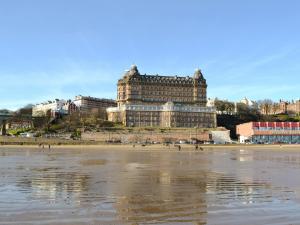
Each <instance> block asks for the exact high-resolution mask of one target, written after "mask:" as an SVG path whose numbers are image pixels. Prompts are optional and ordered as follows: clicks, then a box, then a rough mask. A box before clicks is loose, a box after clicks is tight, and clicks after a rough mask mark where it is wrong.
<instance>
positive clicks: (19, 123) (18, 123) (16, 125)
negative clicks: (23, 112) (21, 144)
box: [5, 119, 33, 130]
mask: <svg viewBox="0 0 300 225" xmlns="http://www.w3.org/2000/svg"><path fill="white" fill-rule="evenodd" d="M5 126H6V127H5V128H6V130H16V129H28V128H32V127H33V123H32V120H26V119H10V120H9V121H8V122H7V123H6V125H5Z"/></svg>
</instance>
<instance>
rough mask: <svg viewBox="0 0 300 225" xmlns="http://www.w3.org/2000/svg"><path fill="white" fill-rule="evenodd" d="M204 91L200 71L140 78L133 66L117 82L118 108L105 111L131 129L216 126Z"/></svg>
mask: <svg viewBox="0 0 300 225" xmlns="http://www.w3.org/2000/svg"><path fill="white" fill-rule="evenodd" d="M206 89H207V84H206V80H205V78H204V77H203V74H202V73H201V71H200V70H196V71H195V74H194V76H186V77H181V76H160V75H146V74H145V75H141V74H140V73H139V71H138V69H137V67H136V66H135V65H133V66H132V67H131V68H130V70H129V71H127V72H126V73H125V74H124V76H123V77H122V78H121V79H120V80H119V81H118V93H117V103H118V106H117V107H111V108H108V109H107V113H108V119H109V120H111V121H114V122H122V123H123V124H124V125H126V126H133V127H136V126H138V127H147V126H150V127H216V113H215V109H214V107H207V106H206V103H207V96H206Z"/></svg>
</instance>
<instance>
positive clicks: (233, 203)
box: [0, 147, 300, 225]
mask: <svg viewBox="0 0 300 225" xmlns="http://www.w3.org/2000/svg"><path fill="white" fill-rule="evenodd" d="M299 150H300V149H299ZM299 171H300V151H299V152H298V151H291V150H284V149H283V150H280V151H278V150H274V151H273V150H270V149H269V150H264V149H251V150H249V149H223V150H222V149H215V150H213V149H212V150H207V151H204V152H184V151H182V152H171V151H167V152H163V151H151V150H150V151H139V150H138V149H135V150H134V151H133V150H122V151H116V150H106V149H105V148H104V147H99V149H96V148H95V149H71V148H66V149H62V148H60V149H55V150H51V151H44V152H41V151H38V150H36V149H34V148H32V149H30V148H26V149H22V148H21V147H20V148H17V147H16V148H5V147H1V148H0V176H1V180H0V224H3V225H4V224H5V225H7V224H15V225H20V224H49V225H50V224H51V225H52V224H68V225H71V224H72V225H73V224H75V225H76V224H89V225H90V224H101V225H102V224H299V221H300V216H299V213H298V212H299V210H300V202H299V199H300V180H299V179H297V178H298V176H299Z"/></svg>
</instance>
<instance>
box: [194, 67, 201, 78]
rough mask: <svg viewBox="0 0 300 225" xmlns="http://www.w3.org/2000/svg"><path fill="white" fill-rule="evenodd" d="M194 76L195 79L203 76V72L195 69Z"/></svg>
mask: <svg viewBox="0 0 300 225" xmlns="http://www.w3.org/2000/svg"><path fill="white" fill-rule="evenodd" d="M194 78H195V79H200V78H203V74H202V72H201V70H200V69H196V70H195V73H194Z"/></svg>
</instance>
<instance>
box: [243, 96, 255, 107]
mask: <svg viewBox="0 0 300 225" xmlns="http://www.w3.org/2000/svg"><path fill="white" fill-rule="evenodd" d="M240 103H243V104H245V105H247V106H248V107H250V108H257V107H258V105H257V102H255V101H252V100H250V99H248V98H246V97H244V98H243V99H242V100H241V101H240Z"/></svg>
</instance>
